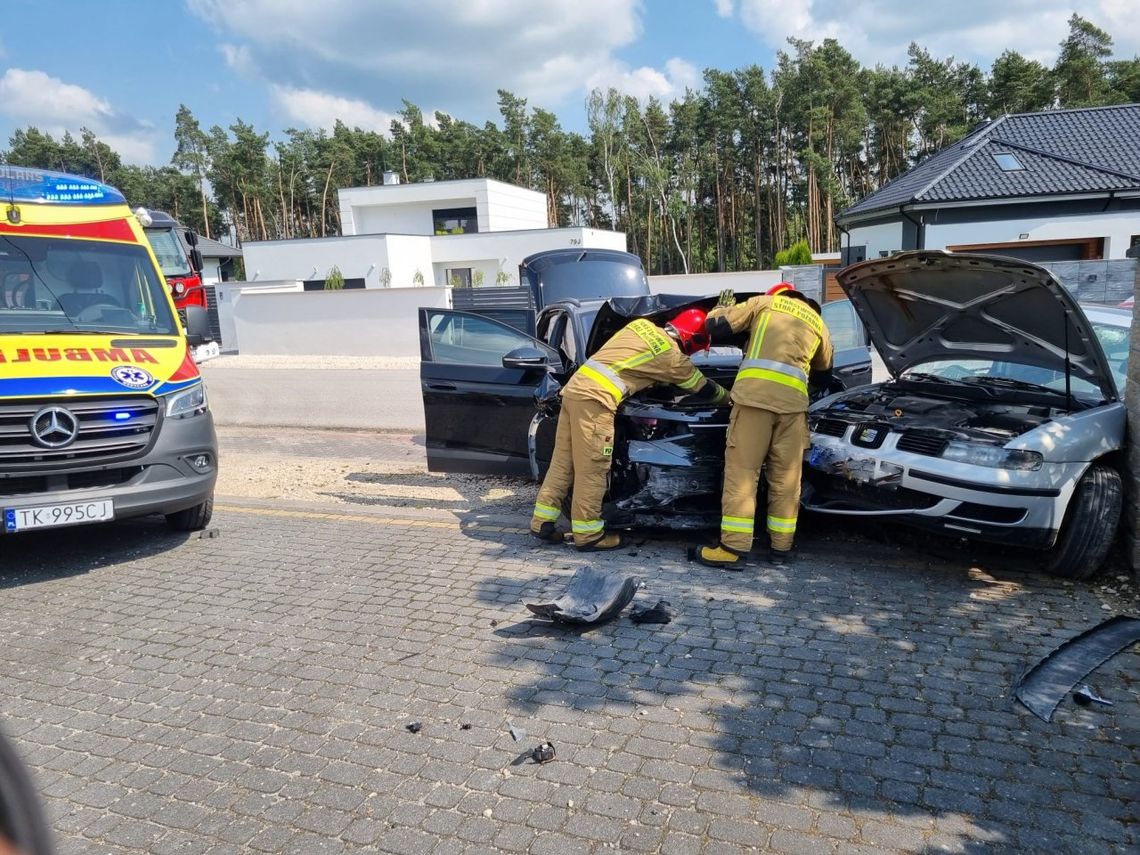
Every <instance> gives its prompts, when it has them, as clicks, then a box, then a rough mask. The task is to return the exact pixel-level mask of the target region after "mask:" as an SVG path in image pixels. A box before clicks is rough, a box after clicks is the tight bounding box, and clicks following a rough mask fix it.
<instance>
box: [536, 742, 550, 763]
mask: <svg viewBox="0 0 1140 855" xmlns="http://www.w3.org/2000/svg"><path fill="white" fill-rule="evenodd" d="M530 756H531V758H532V759H533V760H534V762H535V763H549V762H550V761H551V760H553V759H554V743H553V742H544V743H542V745H539V746H538V747H537V748H535V749H534V751H532V752H531V753H530Z"/></svg>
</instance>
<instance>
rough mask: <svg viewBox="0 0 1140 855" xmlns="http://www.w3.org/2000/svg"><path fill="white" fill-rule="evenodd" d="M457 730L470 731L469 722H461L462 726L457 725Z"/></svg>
mask: <svg viewBox="0 0 1140 855" xmlns="http://www.w3.org/2000/svg"><path fill="white" fill-rule="evenodd" d="M459 729H460V730H470V729H471V722H468V721H465V722H463V724H461V725H459Z"/></svg>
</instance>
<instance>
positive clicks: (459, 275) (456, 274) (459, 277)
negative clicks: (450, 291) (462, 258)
mask: <svg viewBox="0 0 1140 855" xmlns="http://www.w3.org/2000/svg"><path fill="white" fill-rule="evenodd" d="M444 272H445V273H446V274H447V284H448V285H450V286H451V287H452V288H470V287H471V268H470V267H452V268H450V269H448V270H445V271H444Z"/></svg>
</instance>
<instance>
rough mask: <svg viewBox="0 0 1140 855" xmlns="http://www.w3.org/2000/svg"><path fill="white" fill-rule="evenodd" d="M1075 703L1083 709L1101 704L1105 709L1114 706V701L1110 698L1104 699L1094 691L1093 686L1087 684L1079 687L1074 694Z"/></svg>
mask: <svg viewBox="0 0 1140 855" xmlns="http://www.w3.org/2000/svg"><path fill="white" fill-rule="evenodd" d="M1073 702H1074V703H1075V704H1077V706H1081V707H1087V706H1089V705H1091V704H1100V705H1101V706H1104V707H1111V706H1112V705H1113V703H1112V701H1110V700H1109V699H1108V698H1102V697H1101V696H1100V695H1098V694H1097V693H1096V691H1094V690H1093V688H1092V686H1088V685H1085V684H1082V685H1080V686H1077V689H1076V691H1075V692H1073Z"/></svg>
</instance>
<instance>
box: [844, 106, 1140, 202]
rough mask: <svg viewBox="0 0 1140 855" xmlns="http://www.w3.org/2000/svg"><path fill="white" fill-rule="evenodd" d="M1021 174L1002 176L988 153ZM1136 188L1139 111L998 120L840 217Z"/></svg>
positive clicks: (1139, 179)
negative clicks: (1006, 159) (923, 205)
mask: <svg viewBox="0 0 1140 855" xmlns="http://www.w3.org/2000/svg"><path fill="white" fill-rule="evenodd" d="M1002 153H1009V154H1013V155H1014V156H1015V157H1016V158H1017V159H1018V160H1019V161H1020V162H1021V165H1022V166H1024V167H1025V168H1024V169H1021V170H1016V171H1010V172H1007V171H1005V170H1003V169H1001V167H1000V166H998V164H997V161H996V160H995V159H994V155H995V154H1002ZM1135 189H1140V104H1124V105H1121V106H1117V107H1095V108H1089V109H1083V110H1055V111H1051V112H1045V113H1021V114H1017V115H1012V116H1002V117H1000V118H998V119H995V120H994V121H992V122H989V123H987V124H985V125H981V126H979V127H978V128H976V129H975V130H974V131H972V132H971V133H970V134H968V135H967V136H966V137H964V138H963V139H961V140H959V141H958V142H956V143H954V144H953V145H951V146H949V147H947V148H945V149H943V150H942V151H940V152H937V153H936V154H933V155H931V156H930V157H929V158H927V159H926V160H924V161H923V162H922V163H920V164H919V165H918V166H916V167H914V168H913V169H911V170H910V171H909V172H905V173H903V174H902V175H900V176H899V177H898V178H896V179H895V180H894V181H891V182H890V183H889V184H886V185H885V186H883V187H882V188H881V189H879V190H877V191H876V192H874V193H872V194H871V195H870V196H867V197H866V198H865V199H863V200H861V201H860V202H858V203H856V204H855V205H852V206H851V207H850V208H848V209H847V210H845V211H843V213H841V214H840V215H839V217H838V219H839V220H840V222H843V221H846V220H849V219H851V218H852V217H855V216H859V215H861V214H868V213H871V212H874V211H880V210H888V209H891V208H897V207H898V206H899V205H906V204H909V203H912V202H961V201H975V200H985V199H992V200H994V201H998V202H1000V200H1002V199H1010V198H1024V197H1027V196H1042V197H1045V196H1053V195H1059V194H1070V193H1094V192H1108V191H1110V190H1135Z"/></svg>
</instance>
